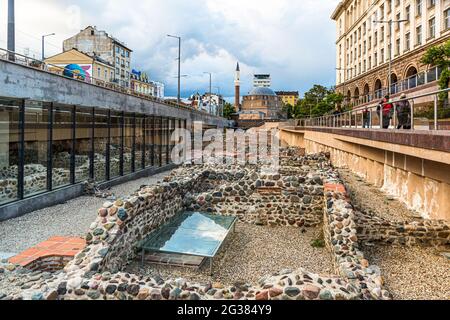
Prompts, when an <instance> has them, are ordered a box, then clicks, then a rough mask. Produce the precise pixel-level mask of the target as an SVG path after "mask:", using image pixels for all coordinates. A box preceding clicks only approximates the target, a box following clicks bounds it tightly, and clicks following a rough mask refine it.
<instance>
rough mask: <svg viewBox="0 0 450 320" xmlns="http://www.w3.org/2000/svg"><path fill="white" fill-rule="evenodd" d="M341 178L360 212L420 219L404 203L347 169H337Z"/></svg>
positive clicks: (395, 219) (395, 218) (399, 218)
mask: <svg viewBox="0 0 450 320" xmlns="http://www.w3.org/2000/svg"><path fill="white" fill-rule="evenodd" d="M338 171H339V174H340V176H341V178H342V179H343V180H344V181H345V186H346V187H347V190H348V191H349V193H350V197H351V199H352V204H353V205H354V206H355V207H356V208H357V209H359V210H361V211H362V212H367V213H374V214H376V215H377V216H379V217H382V218H385V219H389V220H391V221H411V220H414V219H421V218H419V217H418V216H417V214H415V213H414V212H413V211H411V210H409V209H408V208H407V207H406V205H405V204H403V203H401V202H400V201H398V200H396V199H394V198H392V197H390V196H388V195H386V194H385V193H384V192H382V191H381V190H380V189H379V188H377V187H375V186H373V185H371V184H369V183H367V182H366V181H364V180H363V179H361V178H359V177H358V176H356V175H355V174H353V173H352V172H351V171H349V170H347V169H339V170H338Z"/></svg>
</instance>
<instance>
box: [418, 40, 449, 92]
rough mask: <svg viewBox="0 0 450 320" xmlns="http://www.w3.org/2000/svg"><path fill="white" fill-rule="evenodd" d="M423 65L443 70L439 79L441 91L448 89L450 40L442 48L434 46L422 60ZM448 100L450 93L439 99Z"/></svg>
mask: <svg viewBox="0 0 450 320" xmlns="http://www.w3.org/2000/svg"><path fill="white" fill-rule="evenodd" d="M420 62H421V63H423V64H426V65H429V66H436V67H438V68H440V69H441V70H442V73H441V76H440V78H439V89H441V90H444V89H447V88H448V87H449V86H448V85H449V82H450V70H449V68H450V40H448V41H447V42H446V43H444V44H443V45H440V46H434V47H431V48H429V49H428V50H427V51H426V52H425V54H424V55H423V57H422V59H421V60H420ZM447 98H448V93H445V92H444V93H441V94H440V95H439V99H440V100H441V101H444V100H446V99H447Z"/></svg>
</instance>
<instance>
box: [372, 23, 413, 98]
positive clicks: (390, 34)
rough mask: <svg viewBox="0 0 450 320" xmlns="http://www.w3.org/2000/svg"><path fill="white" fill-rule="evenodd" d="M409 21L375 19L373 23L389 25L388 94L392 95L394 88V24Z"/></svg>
mask: <svg viewBox="0 0 450 320" xmlns="http://www.w3.org/2000/svg"><path fill="white" fill-rule="evenodd" d="M402 22H408V20H406V19H402V20H392V19H390V20H375V21H374V22H373V23H375V24H376V23H385V24H388V25H389V66H388V94H389V95H391V90H392V88H391V87H392V24H394V23H399V24H400V23H402Z"/></svg>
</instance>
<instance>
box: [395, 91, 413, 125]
mask: <svg viewBox="0 0 450 320" xmlns="http://www.w3.org/2000/svg"><path fill="white" fill-rule="evenodd" d="M395 112H396V113H397V119H398V125H397V129H402V128H403V129H406V130H410V129H411V105H410V104H409V101H408V100H407V99H406V94H402V95H401V96H400V101H399V102H397V103H396V104H395Z"/></svg>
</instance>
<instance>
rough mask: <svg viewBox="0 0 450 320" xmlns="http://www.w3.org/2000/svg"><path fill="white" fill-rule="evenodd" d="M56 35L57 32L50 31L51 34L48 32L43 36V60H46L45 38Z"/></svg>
mask: <svg viewBox="0 0 450 320" xmlns="http://www.w3.org/2000/svg"><path fill="white" fill-rule="evenodd" d="M54 35H55V33H50V34H46V35H43V36H42V61H44V60H45V38H46V37H50V36H54Z"/></svg>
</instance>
